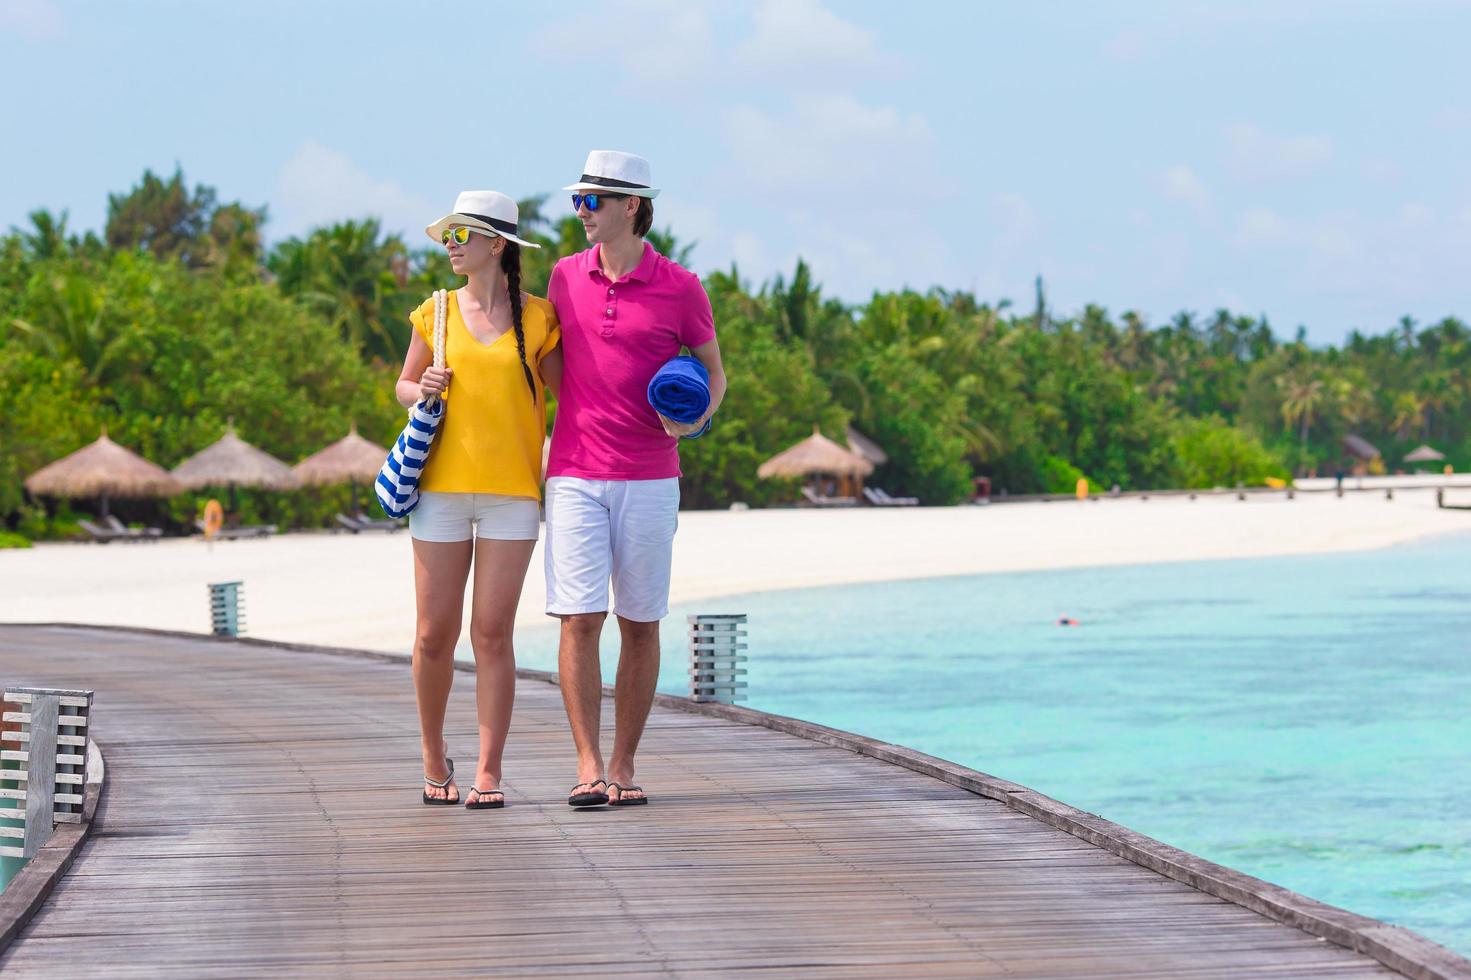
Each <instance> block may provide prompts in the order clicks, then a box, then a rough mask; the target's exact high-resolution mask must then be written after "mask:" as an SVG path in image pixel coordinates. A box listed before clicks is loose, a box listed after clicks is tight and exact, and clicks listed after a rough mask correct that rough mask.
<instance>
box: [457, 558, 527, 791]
mask: <svg viewBox="0 0 1471 980" xmlns="http://www.w3.org/2000/svg"><path fill="white" fill-rule="evenodd" d="M535 547H536V542H535V541H493V540H491V539H489V538H479V539H477V540H476V542H475V588H474V592H473V594H472V598H471V600H470V643H471V645H472V646H473V647H474V648H475V714H476V717H477V719H478V721H479V724H480V761H479V764H478V765H477V766H476V769H475V786H476V787H478V788H479V789H481V790H485V791H487V792H489V791H491V790H494V789H496V788H497V787H499V786H500V784H501V758H502V755H503V754H504V752H505V748H506V733H507V732H508V731H509V730H510V728H511V704H512V702H513V701H514V700H515V698H516V657H515V653H514V652H513V649H512V642H511V635H512V628H513V626H514V624H515V621H516V607H517V606H518V605H519V604H520V601H521V586H522V585H523V584H524V583H525V581H526V569H527V567H528V566H529V565H530V564H531V552H532V549H534V548H535ZM477 798H478V794H477ZM492 798H494V797H492Z"/></svg>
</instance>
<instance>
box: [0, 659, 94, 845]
mask: <svg viewBox="0 0 1471 980" xmlns="http://www.w3.org/2000/svg"><path fill="white" fill-rule="evenodd" d="M4 700H5V701H6V702H8V703H9V705H8V706H9V707H11V708H19V709H21V710H18V711H15V710H6V711H5V712H4V723H5V728H4V730H3V731H0V746H6V747H4V748H0V759H3V760H4V761H7V762H18V763H20V764H21V767H20V768H19V769H3V770H0V780H8V781H13V782H23V783H25V788H24V789H21V788H14V789H8V788H0V798H3V799H13V800H22V801H24V803H25V805H24V806H23V807H13V808H10V809H9V811H5V810H0V816H5V817H8V818H9V819H11V820H20V819H24V821H25V826H24V827H23V828H22V827H0V839H4V838H8V839H10V840H19V841H20V844H19V846H16V845H6V846H0V855H4V856H6V857H19V858H31V857H34V856H35V855H36V853H37V852H38V851H40V850H41V847H42V845H44V844H45V843H46V840H47V838H49V837H50V836H51V831H52V830H53V829H55V826H56V824H58V823H80V822H81V820H82V799H83V792H84V790H85V786H86V782H87V725H88V722H89V721H90V718H89V715H90V713H91V709H92V692H91V691H63V690H54V689H51V688H38V687H18V688H10V689H8V690H6V692H5V695H4ZM15 745H18V746H21V747H19V748H10V747H9V746H15Z"/></svg>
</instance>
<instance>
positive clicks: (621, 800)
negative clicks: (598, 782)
mask: <svg viewBox="0 0 1471 980" xmlns="http://www.w3.org/2000/svg"><path fill="white" fill-rule="evenodd" d="M608 788H609V789H616V790H617V791H618V799H616V800H615V799H613V798H612V797H611V796H610V797H608V805H609V806H643V805H644V804H645V803H647V802H649V798H648V797H647V796H635V797H634V798H633V799H631V800H630V799H627V798H625V797H624V795H623V794H624V793H625V792H626V791H628V790H636V791H638V792H640V793H642V792H643V791H644V788H643V787H642V786H619V785H618V784H617V783H609V784H608Z"/></svg>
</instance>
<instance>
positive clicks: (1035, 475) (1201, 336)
mask: <svg viewBox="0 0 1471 980" xmlns="http://www.w3.org/2000/svg"><path fill="white" fill-rule="evenodd" d="M558 214H561V217H557V216H556V215H558ZM107 215H108V216H107V223H106V227H105V228H104V229H103V232H102V234H101V235H100V236H99V235H97V234H95V233H91V232H88V233H85V234H77V233H75V232H73V231H72V230H70V229H69V227H68V218H67V215H66V214H65V213H62V214H55V213H52V212H49V211H46V210H39V211H36V212H34V213H33V214H31V215H30V218H29V223H28V226H27V227H24V228H12V229H11V230H10V232H9V233H8V234H6V235H4V236H0V529H5V530H8V531H9V532H10V533H12V534H16V533H18V534H19V535H20V536H21V537H23V538H26V539H30V538H34V537H44V536H48V535H52V534H55V533H64V532H65V531H66V530H67V529H68V528H73V527H75V523H74V522H75V520H76V517H77V514H76V513H74V512H72V511H71V510H70V509H69V508H68V505H67V504H66V503H65V502H61V501H53V500H35V499H32V498H30V497H29V496H28V495H27V494H26V492H25V491H24V489H23V487H22V481H23V480H24V478H25V477H26V476H27V475H28V474H30V473H32V472H34V471H35V470H37V469H39V468H40V467H41V466H42V465H44V464H46V463H48V462H50V461H51V460H54V459H56V458H58V457H60V456H63V455H65V454H66V453H69V452H71V451H73V450H75V449H77V448H79V447H81V446H83V445H86V444H87V443H89V442H91V441H92V440H94V439H95V438H96V437H97V435H98V433H99V432H100V431H102V430H103V429H104V428H105V430H106V431H107V432H108V433H109V435H110V436H111V437H112V438H113V439H114V440H115V441H117V442H119V443H121V444H123V445H125V446H127V447H129V448H130V449H133V450H135V451H137V452H139V453H141V454H142V455H144V456H145V457H147V458H149V459H151V460H153V461H154V462H157V463H159V464H161V465H163V466H166V467H172V466H174V465H177V464H178V463H179V462H180V461H181V460H182V459H184V458H185V457H187V456H189V455H191V454H192V453H194V452H197V451H198V450H199V449H201V448H203V447H204V446H206V445H208V444H209V443H211V442H213V441H214V440H215V439H217V438H219V437H220V436H221V435H222V434H223V432H224V430H225V426H226V423H227V420H229V419H231V418H233V419H234V423H235V426H236V428H237V430H238V431H239V432H240V434H241V435H242V437H243V438H245V439H247V440H249V441H251V442H253V443H255V444H256V445H259V446H262V447H263V448H266V449H268V450H269V451H270V452H272V453H273V454H275V455H276V456H278V457H280V458H282V459H284V460H286V461H288V462H295V461H297V460H299V459H301V458H302V457H304V456H306V455H308V454H309V453H312V452H314V451H316V450H317V449H320V448H321V447H322V446H324V445H325V444H327V443H328V442H331V441H333V440H335V439H337V438H340V437H341V436H342V435H344V434H345V433H346V432H347V430H348V427H349V425H350V424H352V423H354V422H356V424H357V425H358V427H359V429H360V430H361V431H362V433H363V434H364V435H365V436H367V437H368V438H371V439H375V440H377V441H379V442H381V443H383V444H385V445H386V444H387V443H388V442H389V441H391V439H392V438H393V436H394V434H395V433H396V432H397V431H398V428H399V427H400V426H401V424H402V411H401V409H400V408H399V407H398V405H397V403H396V402H395V401H394V398H393V381H394V379H395V378H396V377H397V371H398V368H399V365H400V363H401V359H402V356H403V352H404V349H405V347H406V345H407V341H408V324H407V314H408V311H409V310H410V309H412V308H413V307H414V306H416V305H417V304H418V303H420V302H421V301H422V300H423V298H424V297H425V296H426V295H427V294H428V293H429V292H430V291H431V290H432V289H434V288H437V287H441V286H453V285H455V283H456V279H455V277H454V276H453V274H452V273H451V272H450V269H449V265H448V262H447V261H446V259H445V257H444V254H443V252H442V251H441V250H439V249H437V248H434V247H432V246H429V245H428V243H427V242H426V243H425V245H424V247H421V246H420V245H419V244H418V243H417V242H416V243H412V244H411V243H410V242H407V241H405V240H404V239H402V238H401V237H399V236H397V235H393V234H388V233H385V232H384V230H383V229H382V227H381V226H380V225H379V224H378V222H376V221H374V220H372V219H363V220H356V221H344V222H340V223H338V224H334V225H331V226H329V227H324V228H317V229H313V230H312V231H310V232H309V233H307V234H306V235H304V236H301V237H291V238H287V239H285V240H283V241H280V242H277V243H275V244H274V245H269V246H268V245H267V244H266V242H265V239H264V238H263V235H262V229H263V227H264V225H265V222H266V218H267V215H266V211H265V209H264V208H256V207H249V206H246V205H243V204H241V203H239V202H225V203H221V202H219V201H218V200H217V195H216V194H215V192H214V191H213V190H212V189H210V188H208V187H204V186H195V187H194V188H192V189H191V188H190V187H189V186H188V184H187V182H186V180H185V178H184V175H183V173H182V172H181V171H176V172H175V173H174V174H173V175H172V176H170V177H159V176H157V175H154V174H152V173H145V174H144V176H143V178H142V180H141V181H140V182H139V183H138V184H137V185H136V186H134V187H133V188H132V189H131V190H129V191H127V192H124V193H120V194H116V195H112V196H110V197H109V199H108V210H107ZM522 223H523V227H524V228H527V229H529V232H528V234H530V235H531V236H533V237H534V238H535V239H536V240H538V241H539V242H541V243H542V244H543V245H544V246H545V247H544V248H543V249H542V250H540V251H531V250H528V251H527V252H526V254H525V260H524V277H523V283H524V286H525V287H526V288H527V289H529V290H531V291H533V292H537V293H543V294H544V292H545V288H546V282H547V278H548V276H549V274H550V270H551V267H552V264H553V263H554V262H555V261H556V260H557V259H558V258H559V257H561V256H564V255H568V254H571V253H573V252H576V251H578V250H580V249H581V248H583V247H584V241H583V236H582V229H581V226H580V224H579V223H578V222H577V221H576V219H575V218H574V217H572V216H571V215H569V214H567V213H566V212H561V211H559V209H558V208H557V207H556V206H554V205H551V204H549V203H548V201H547V199H545V198H533V199H530V200H527V201H525V202H522ZM651 238H652V239H653V240H654V242H655V244H656V246H657V247H659V248H660V250H661V251H663V252H665V253H666V254H670V255H672V256H674V257H676V258H683V259H686V260H687V258H688V255H689V251H690V248H691V247H692V244H691V243H681V242H680V241H678V240H677V239H676V238H675V236H674V234H673V232H671V231H670V230H667V229H666V230H664V231H659V232H655V233H654V234H653V235H651ZM705 284H706V288H707V290H708V292H709V294H710V298H711V302H712V304H713V306H714V309H715V320H716V324H717V327H718V330H719V333H720V341H721V348H722V350H723V353H724V356H725V360H726V363H727V365H728V369H729V372H730V374H731V376H732V378H733V384H732V386H731V389H730V393H729V395H728V397H727V400H726V404H725V407H724V409H723V410H722V412H721V416H720V418H719V419H718V420H717V423H716V426H715V428H714V430H713V431H712V432H711V433H710V434H709V435H708V436H706V437H704V438H702V439H700V440H698V441H694V442H688V443H686V444H685V445H684V446H683V448H682V457H683V460H684V469H685V473H686V480H685V487H684V500H685V502H686V506H691V507H722V506H727V505H729V504H730V503H732V502H735V501H743V502H745V503H748V504H750V505H752V506H761V505H767V504H772V503H777V502H781V501H789V500H792V499H793V498H794V497H795V488H794V487H793V486H792V484H790V483H783V482H770V481H761V480H758V479H757V478H756V468H757V466H758V465H759V464H760V463H761V462H762V461H763V460H764V459H766V458H768V457H769V456H771V455H773V454H775V453H776V452H778V451H780V450H782V449H784V448H786V447H787V446H789V445H791V444H792V443H794V442H796V441H798V440H800V439H802V438H804V437H805V436H807V435H809V434H810V433H811V432H812V428H813V426H814V425H816V426H818V427H820V428H821V430H822V431H823V432H824V433H826V434H827V435H828V436H829V437H831V438H834V439H836V440H838V441H840V442H841V441H842V440H843V438H844V433H845V430H846V427H847V426H848V425H852V426H854V427H856V428H857V429H858V430H859V431H861V432H863V433H865V434H866V435H868V436H869V437H871V438H872V439H873V440H875V441H876V442H877V443H878V444H879V445H881V446H882V447H883V448H884V449H885V450H886V452H887V453H888V455H889V457H890V461H889V462H888V463H887V464H885V465H884V466H883V467H881V468H880V469H879V471H878V472H877V473H876V474H875V475H874V477H873V480H874V482H876V483H878V484H881V485H882V486H884V487H885V488H886V489H888V490H889V491H890V492H892V493H895V494H904V495H914V496H917V497H919V498H920V499H921V500H922V501H923V502H925V503H930V504H946V503H954V502H957V501H960V500H964V499H966V498H967V497H968V496H969V495H970V494H971V492H972V488H973V481H974V479H975V478H976V477H980V476H984V477H988V478H989V479H990V480H991V483H992V486H993V487H994V488H996V489H997V490H1001V489H1004V490H1006V491H1007V492H1009V493H1012V494H1020V493H1038V492H1068V491H1071V490H1072V488H1073V487H1074V486H1075V484H1076V482H1077V481H1078V480H1079V479H1087V480H1088V481H1090V483H1091V484H1092V485H1094V486H1095V487H1100V488H1102V487H1109V486H1113V485H1118V486H1120V487H1122V488H1124V489H1145V488H1161V487H1182V488H1197V487H1198V488H1205V487H1212V486H1234V485H1236V484H1238V483H1245V484H1260V483H1262V482H1263V481H1264V480H1266V479H1267V478H1269V477H1287V476H1290V475H1292V474H1304V473H1311V472H1324V473H1332V472H1333V471H1335V470H1336V469H1337V468H1339V467H1340V466H1341V465H1342V464H1341V457H1342V449H1341V442H1342V439H1343V437H1344V436H1345V435H1347V434H1349V433H1354V434H1357V435H1360V436H1362V437H1364V438H1366V439H1368V440H1369V441H1371V442H1373V443H1375V444H1376V445H1377V446H1378V447H1379V448H1380V449H1381V450H1382V451H1383V452H1384V456H1385V458H1386V459H1388V460H1391V461H1393V460H1398V459H1399V458H1401V457H1402V456H1403V455H1404V453H1405V452H1406V451H1408V450H1409V449H1410V448H1412V447H1413V446H1415V445H1417V444H1419V443H1421V442H1430V443H1432V444H1434V445H1435V446H1436V447H1437V448H1439V449H1441V450H1442V451H1444V452H1446V453H1447V455H1448V458H1449V461H1450V462H1451V463H1452V464H1454V465H1455V466H1456V467H1457V468H1458V469H1460V468H1463V467H1465V466H1467V465H1468V464H1471V421H1468V408H1471V330H1468V328H1467V326H1466V324H1464V323H1463V322H1461V321H1460V320H1457V319H1454V318H1446V319H1444V320H1441V321H1440V322H1438V323H1434V324H1430V325H1420V324H1417V323H1414V322H1413V321H1411V320H1408V319H1406V320H1403V321H1401V322H1400V323H1398V324H1396V325H1394V326H1392V327H1391V328H1390V329H1388V330H1386V331H1384V332H1382V333H1379V334H1372V335H1371V334H1366V333H1362V332H1358V331H1355V332H1353V333H1351V334H1350V335H1349V337H1348V339H1347V340H1346V341H1345V342H1344V343H1343V344H1341V345H1339V346H1314V345H1310V344H1308V343H1307V342H1306V340H1305V339H1304V336H1303V332H1302V331H1301V330H1299V331H1298V333H1297V335H1296V336H1295V337H1293V338H1291V339H1284V338H1282V337H1279V336H1278V335H1277V334H1276V333H1275V332H1274V331H1273V330H1272V328H1271V326H1270V325H1269V324H1268V323H1267V321H1266V320H1265V319H1264V318H1261V317H1250V316H1240V315H1236V314H1233V313H1231V312H1228V311H1225V310H1221V311H1217V312H1216V313H1214V314H1212V315H1209V316H1199V315H1197V314H1195V313H1190V312H1182V313H1180V314H1178V315H1176V316H1175V317H1174V318H1173V319H1171V320H1170V321H1169V322H1167V323H1164V324H1160V325H1158V326H1151V325H1149V324H1147V323H1146V322H1145V321H1144V320H1143V318H1142V317H1140V316H1139V315H1137V314H1135V313H1133V312H1127V311H1126V312H1124V313H1122V314H1119V315H1114V314H1111V313H1110V312H1109V311H1107V310H1104V309H1102V308H1100V307H1096V306H1089V307H1087V308H1085V309H1084V310H1082V311H1081V312H1080V313H1078V314H1077V315H1075V316H1069V317H1063V316H1058V315H1056V314H1054V313H1052V312H1051V311H1049V310H1047V309H1046V307H1045V306H1044V304H1043V303H1042V302H1041V301H1040V288H1039V301H1038V302H1037V304H1036V306H1035V308H1034V309H1032V310H1030V311H1027V310H1019V309H1017V308H1015V307H1013V306H1012V305H1011V304H1009V303H1007V302H1000V303H995V304H988V303H986V302H983V301H981V300H980V299H978V298H977V297H975V296H973V295H971V294H969V293H966V292H961V291H952V290H947V289H943V288H935V289H932V290H930V291H928V292H924V293H920V292H915V291H910V290H905V291H901V292H890V293H875V294H874V295H873V296H872V297H871V298H870V299H869V300H868V301H867V302H863V303H845V302H842V301H839V300H837V299H834V298H832V297H827V296H824V295H823V293H822V289H821V286H820V284H818V283H817V282H815V281H814V279H813V277H812V273H811V270H810V269H809V268H808V266H806V265H805V264H804V263H802V262H798V263H797V266H796V268H795V269H794V270H792V272H791V274H790V276H779V277H777V278H775V279H774V280H772V281H769V282H766V283H762V284H759V285H757V284H753V283H751V282H749V281H747V280H745V279H743V278H742V276H741V274H740V270H738V269H736V268H731V269H729V270H725V271H720V272H715V273H712V274H710V275H709V276H707V277H706V279H705ZM552 415H554V412H552V413H549V422H550V419H551V416H552ZM1391 465H1393V464H1392V463H1391ZM210 495H212V494H210V493H208V492H201V493H199V494H189V495H184V496H181V497H178V498H175V499H172V500H168V501H139V502H126V501H124V502H117V503H115V504H114V506H115V507H116V508H117V509H119V510H122V511H124V513H125V515H126V516H130V517H132V518H134V519H140V518H147V519H149V520H155V521H156V520H160V519H167V520H168V521H169V522H170V523H171V524H172V525H173V526H175V527H187V526H188V524H189V522H190V521H191V520H192V519H193V517H194V516H195V514H196V513H197V508H198V506H199V504H200V501H202V500H203V499H205V498H206V497H208V496H210ZM346 499H347V490H346V488H339V489H328V490H301V491H295V492H292V493H266V492H251V491H242V493H241V518H242V519H244V520H271V521H273V522H276V523H281V524H285V525H288V526H309V525H320V524H325V523H327V522H328V521H329V520H330V518H331V515H332V514H333V513H335V512H336V511H337V510H339V509H341V508H342V507H343V506H344V505H345V503H346ZM91 505H92V502H89V501H75V502H72V504H71V505H70V506H72V507H76V508H77V509H78V511H84V510H86V509H88V508H89V507H90V506H91Z"/></svg>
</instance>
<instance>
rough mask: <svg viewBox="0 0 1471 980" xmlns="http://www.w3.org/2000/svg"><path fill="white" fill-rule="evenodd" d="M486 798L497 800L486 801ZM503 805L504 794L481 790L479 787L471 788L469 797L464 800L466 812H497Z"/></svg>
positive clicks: (504, 800) (504, 803)
mask: <svg viewBox="0 0 1471 980" xmlns="http://www.w3.org/2000/svg"><path fill="white" fill-rule="evenodd" d="M476 797H479V799H476ZM487 797H497V799H487ZM505 805H506V794H505V793H502V792H501V791H500V790H498V789H481V788H480V787H479V786H471V787H470V795H469V796H468V797H466V799H465V809H466V810H499V809H500V808H501V807H503V806H505Z"/></svg>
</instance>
